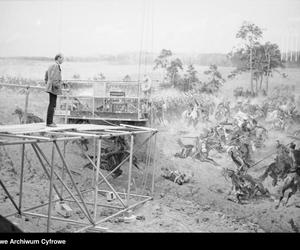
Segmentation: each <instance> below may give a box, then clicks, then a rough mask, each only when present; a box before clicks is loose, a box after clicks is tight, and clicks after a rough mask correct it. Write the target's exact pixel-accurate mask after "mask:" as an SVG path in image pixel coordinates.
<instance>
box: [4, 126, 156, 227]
mask: <svg viewBox="0 0 300 250" xmlns="http://www.w3.org/2000/svg"><path fill="white" fill-rule="evenodd" d="M157 132H158V131H157V130H156V129H153V128H147V127H137V126H130V125H123V124H122V125H120V126H103V125H91V124H60V125H58V127H54V128H53V127H46V126H45V125H44V124H37V123H36V124H20V125H2V126H0V138H2V139H1V140H0V147H1V146H10V145H20V146H21V164H20V165H21V169H20V186H19V204H18V205H17V203H16V202H15V201H14V200H13V197H12V196H11V195H9V198H10V200H11V202H12V203H13V205H14V207H15V208H16V210H17V212H14V213H11V214H8V215H5V217H10V216H14V215H18V214H19V215H20V216H25V215H29V216H33V217H40V218H46V219H47V232H50V231H51V228H50V226H51V223H52V220H58V221H61V222H68V223H70V224H75V225H80V226H83V227H82V228H80V229H79V230H77V231H75V232H82V231H86V230H93V229H95V230H96V229H99V230H101V229H105V228H103V227H99V225H100V224H101V223H103V222H105V221H107V220H110V219H112V218H114V217H116V216H118V215H121V214H123V213H124V212H126V211H128V210H131V209H133V208H135V207H137V206H139V205H141V204H143V203H145V202H147V201H149V200H151V199H153V193H154V180H155V166H156V160H157V158H156V152H155V148H156V136H157ZM138 134H145V135H147V136H146V139H144V141H143V142H142V143H139V145H134V137H135V136H136V135H138ZM118 136H129V137H130V152H129V155H128V156H127V157H125V158H124V160H123V161H122V162H121V163H120V164H119V165H118V166H116V167H115V168H114V169H113V170H112V171H110V172H109V173H108V174H107V175H104V173H103V172H102V171H101V170H100V169H101V148H102V141H103V139H106V138H112V137H114V138H115V137H118ZM3 138H6V139H4V140H3ZM80 139H93V141H94V142H96V144H95V143H94V145H96V146H97V147H96V148H95V149H94V151H96V155H97V158H96V159H95V158H94V160H93V159H91V157H90V156H89V155H88V154H87V152H86V151H84V149H83V148H82V146H81V145H80V143H79V140H80ZM68 141H75V142H76V145H77V146H78V147H79V148H80V150H81V152H82V153H83V155H84V156H85V157H86V159H88V161H89V162H90V163H91V165H92V167H93V170H94V172H93V173H94V176H93V177H94V182H93V186H92V188H91V189H89V190H85V191H81V190H80V189H79V188H78V185H77V184H76V182H75V180H74V178H73V175H72V171H71V168H70V166H69V164H68V162H67V159H66V146H67V142H68ZM58 142H63V143H64V148H63V150H61V149H60V147H59V145H58ZM42 143H47V144H49V145H51V146H52V148H51V158H50V159H48V158H47V156H46V153H45V152H44V151H43V149H42V148H41V147H40V144H42ZM147 143H148V146H149V145H150V146H151V147H152V148H151V150H148V151H147V152H148V155H147V159H148V160H149V159H150V161H148V163H149V166H148V167H149V169H148V170H149V171H150V172H151V192H150V194H147V195H145V194H137V193H136V194H134V193H133V192H132V188H131V185H132V174H133V171H132V166H133V156H134V154H135V153H136V152H138V151H139V150H141V149H142V148H143V146H145V145H147ZM26 145H30V146H31V147H32V149H33V151H34V153H35V155H36V157H37V159H38V161H39V163H40V166H41V168H42V170H43V171H44V173H45V174H46V177H47V180H48V181H49V197H48V202H47V203H44V204H42V205H37V206H33V207H30V208H26V209H24V208H23V196H24V189H23V184H24V168H25V162H24V154H25V147H26ZM145 151H146V150H145ZM55 154H58V158H59V159H60V161H61V162H62V168H61V169H62V170H61V173H59V172H58V171H57V169H55ZM151 159H152V164H151ZM127 161H129V166H128V178H127V191H126V192H118V191H117V190H116V189H115V188H114V187H113V186H112V184H111V183H110V181H109V177H110V176H111V175H112V174H113V173H114V172H115V171H116V170H117V169H119V168H120V167H121V166H123V165H124V163H125V162H127ZM145 170H147V169H145ZM66 177H69V180H70V181H71V183H72V186H73V189H74V190H71V188H70V187H68V185H67V182H66ZM58 183H59V184H60V185H61V189H59V188H58V185H57V184H58ZM102 183H105V184H106V186H107V187H108V190H100V189H99V185H101V184H102ZM1 186H2V187H3V189H4V191H5V192H6V193H8V191H7V188H6V187H5V184H3V182H2V181H1ZM63 191H66V192H67V193H68V194H67V195H63ZM142 191H143V190H142ZM88 192H93V201H92V202H90V201H89V202H88V201H86V200H85V197H84V195H85V194H87V193H88ZM107 192H112V193H113V194H114V195H115V197H116V200H117V201H118V202H119V203H120V205H118V206H117V205H111V204H102V203H99V194H100V193H107ZM54 193H56V195H57V197H58V198H55V199H54V198H53V196H54ZM8 194H9V193H8ZM134 199H135V200H134ZM59 201H66V202H72V203H76V204H77V206H78V207H79V208H80V210H81V212H82V213H83V215H84V216H85V219H86V221H85V222H83V221H76V220H72V219H68V218H64V217H58V216H54V215H53V211H52V209H53V205H54V204H55V203H56V202H59ZM47 205H48V213H47V214H42V213H36V212H32V210H35V209H38V208H42V207H44V206H47ZM88 206H92V209H93V210H92V211H93V215H92V213H91V210H90V209H89V208H88ZM99 206H100V207H101V206H102V207H106V208H111V209H117V210H118V212H115V213H113V214H112V215H109V216H106V217H105V218H101V219H100V218H99V217H100V215H99V211H98V207H99Z"/></svg>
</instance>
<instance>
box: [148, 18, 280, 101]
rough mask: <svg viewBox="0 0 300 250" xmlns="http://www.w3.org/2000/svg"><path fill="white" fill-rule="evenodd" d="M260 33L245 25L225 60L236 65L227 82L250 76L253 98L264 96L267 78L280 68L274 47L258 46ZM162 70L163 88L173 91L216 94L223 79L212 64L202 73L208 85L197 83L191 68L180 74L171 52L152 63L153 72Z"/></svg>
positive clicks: (168, 51) (179, 63)
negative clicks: (237, 44)
mask: <svg viewBox="0 0 300 250" xmlns="http://www.w3.org/2000/svg"><path fill="white" fill-rule="evenodd" d="M262 37H263V31H262V29H261V28H259V27H258V26H257V25H255V24H253V23H249V22H244V23H243V24H242V26H241V27H240V29H239V31H238V32H237V34H236V38H237V39H240V40H241V41H242V44H241V46H240V47H238V48H234V49H233V50H232V51H231V52H230V53H229V54H228V55H227V56H228V58H229V59H230V60H231V61H232V63H233V65H235V67H236V68H235V70H233V71H232V72H231V73H230V75H229V76H228V79H233V78H234V77H236V76H237V75H238V74H241V73H246V72H247V73H250V92H251V95H252V96H256V95H258V94H259V93H263V94H267V93H268V89H269V78H270V77H272V76H273V74H274V73H275V72H278V73H280V72H279V70H278V69H279V68H283V67H284V64H283V62H282V61H281V52H280V50H279V47H278V45H277V44H275V43H271V42H265V43H261V42H260V40H261V39H262ZM159 68H161V69H163V70H164V84H163V86H165V87H168V86H169V87H170V86H171V87H174V88H177V89H179V90H182V91H189V90H197V91H200V92H207V93H214V92H217V91H218V90H219V88H220V87H221V86H222V84H223V83H224V82H225V79H224V78H223V77H222V75H221V74H220V72H219V71H218V67H217V65H215V64H212V65H210V67H209V69H208V70H207V71H205V72H204V74H205V75H207V76H208V79H209V80H208V81H204V82H203V81H200V80H199V78H198V77H197V74H198V72H197V71H196V70H195V67H194V65H193V64H190V65H188V69H187V70H186V72H184V75H183V76H182V74H180V73H182V71H183V63H182V61H181V60H180V58H174V57H173V54H172V51H171V50H166V49H163V50H162V51H161V53H160V55H159V56H158V57H157V58H156V59H155V61H154V70H156V69H159Z"/></svg>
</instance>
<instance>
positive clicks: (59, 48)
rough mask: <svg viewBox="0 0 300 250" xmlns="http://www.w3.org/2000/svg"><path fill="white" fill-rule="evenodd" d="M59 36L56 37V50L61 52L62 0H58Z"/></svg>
mask: <svg viewBox="0 0 300 250" xmlns="http://www.w3.org/2000/svg"><path fill="white" fill-rule="evenodd" d="M58 25H59V27H58V29H59V34H58V36H59V38H58V51H59V53H60V52H61V49H62V0H60V1H59V23H58Z"/></svg>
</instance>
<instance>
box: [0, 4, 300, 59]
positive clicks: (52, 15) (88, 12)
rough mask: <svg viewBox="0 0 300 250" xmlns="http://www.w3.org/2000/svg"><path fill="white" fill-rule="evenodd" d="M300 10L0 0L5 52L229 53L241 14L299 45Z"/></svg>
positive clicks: (267, 35) (277, 38) (1, 52)
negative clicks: (290, 37) (297, 37)
mask: <svg viewBox="0 0 300 250" xmlns="http://www.w3.org/2000/svg"><path fill="white" fill-rule="evenodd" d="M299 13H300V0H84V1H83V0H0V56H53V54H56V53H57V52H58V51H62V52H63V53H64V54H65V55H68V56H87V55H96V54H116V53H122V52H134V51H139V50H140V49H141V48H142V49H143V50H148V51H154V52H158V51H160V50H161V49H162V48H166V49H171V50H172V51H174V52H187V53H191V52H197V53H212V52H221V53H227V52H229V51H230V50H231V49H232V47H233V46H234V45H236V44H237V43H238V41H237V39H236V38H235V34H236V32H237V31H238V29H239V27H240V26H241V24H242V22H243V21H244V20H247V21H251V22H254V23H255V24H257V25H258V26H260V27H261V28H263V29H264V40H269V41H272V42H276V43H278V44H279V45H280V46H281V47H282V48H283V47H284V46H286V43H287V40H286V39H287V35H290V36H294V39H290V40H289V47H291V46H292V47H296V43H297V41H296V35H297V34H298V35H299V31H300V14H299ZM298 43H300V39H298ZM298 47H299V46H298ZM283 49H284V48H283Z"/></svg>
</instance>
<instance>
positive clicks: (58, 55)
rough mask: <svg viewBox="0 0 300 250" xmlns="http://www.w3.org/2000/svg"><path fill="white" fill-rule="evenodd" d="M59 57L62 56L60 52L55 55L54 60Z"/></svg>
mask: <svg viewBox="0 0 300 250" xmlns="http://www.w3.org/2000/svg"><path fill="white" fill-rule="evenodd" d="M59 57H63V55H62V54H57V55H56V56H55V57H54V60H55V61H56V60H57V59H58V58H59Z"/></svg>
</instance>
